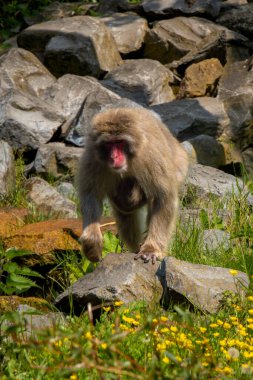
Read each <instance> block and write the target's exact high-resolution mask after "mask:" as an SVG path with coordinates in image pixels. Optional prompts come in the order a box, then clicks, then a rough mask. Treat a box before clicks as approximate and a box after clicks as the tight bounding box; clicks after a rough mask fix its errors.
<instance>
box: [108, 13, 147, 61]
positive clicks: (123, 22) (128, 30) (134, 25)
mask: <svg viewBox="0 0 253 380" xmlns="http://www.w3.org/2000/svg"><path fill="white" fill-rule="evenodd" d="M101 20H102V21H103V22H104V23H105V25H106V26H107V27H108V28H109V29H110V31H111V33H112V35H113V37H114V39H115V42H116V45H117V47H118V51H119V52H120V53H121V54H129V53H133V52H136V51H137V50H139V49H140V48H141V47H142V44H143V42H144V38H145V35H146V32H147V30H148V23H147V21H146V20H145V19H144V18H141V17H140V16H138V15H137V14H134V13H114V14H112V15H110V16H107V17H102V18H101Z"/></svg>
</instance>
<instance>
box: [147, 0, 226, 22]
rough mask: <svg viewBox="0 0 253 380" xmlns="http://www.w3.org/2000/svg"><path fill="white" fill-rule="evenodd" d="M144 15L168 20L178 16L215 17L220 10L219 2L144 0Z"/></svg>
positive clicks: (212, 0)
mask: <svg viewBox="0 0 253 380" xmlns="http://www.w3.org/2000/svg"><path fill="white" fill-rule="evenodd" d="M141 8H142V10H143V12H144V14H145V15H146V16H148V17H151V18H169V17H175V16H179V15H188V16H197V15H203V16H207V17H217V16H218V15H219V12H220V8H221V1H219V0H208V1H204V0H194V1H185V0H177V1H175V0H151V1H150V0H144V1H143V2H142V3H141Z"/></svg>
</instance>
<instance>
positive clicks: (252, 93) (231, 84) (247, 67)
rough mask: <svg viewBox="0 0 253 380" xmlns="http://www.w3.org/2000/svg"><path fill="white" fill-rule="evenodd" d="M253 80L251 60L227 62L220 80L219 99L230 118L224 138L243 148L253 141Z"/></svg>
mask: <svg viewBox="0 0 253 380" xmlns="http://www.w3.org/2000/svg"><path fill="white" fill-rule="evenodd" d="M235 74H236V75H235ZM252 81H253V68H252V65H251V62H250V61H249V60H246V61H240V62H235V63H232V64H227V65H226V66H225V67H224V72H223V75H222V77H221V78H220V81H219V89H218V99H220V100H222V101H223V103H224V107H225V110H226V112H227V114H228V116H229V118H230V128H228V129H226V130H225V131H224V139H225V140H227V141H230V140H232V141H234V142H236V143H237V145H238V146H239V147H240V148H241V149H244V148H246V147H248V146H249V145H250V144H252V143H253V130H252V122H253V118H252V110H253V108H252V102H253V88H252Z"/></svg>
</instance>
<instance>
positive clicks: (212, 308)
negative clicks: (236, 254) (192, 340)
mask: <svg viewBox="0 0 253 380" xmlns="http://www.w3.org/2000/svg"><path fill="white" fill-rule="evenodd" d="M162 266H163V268H162V269H163V270H162V273H164V272H165V273H166V275H165V279H166V286H167V288H168V291H167V294H166V296H167V299H168V302H175V301H176V300H179V301H180V300H181V301H182V300H184V301H185V302H187V301H189V302H190V303H191V304H193V305H194V306H195V307H198V308H199V309H200V310H202V311H204V312H207V313H215V312H217V311H218V310H219V309H220V307H221V306H222V300H223V298H224V295H225V293H226V292H231V293H234V294H237V295H239V297H242V296H244V295H245V291H246V289H247V287H248V286H249V278H248V276H247V275H246V273H243V272H238V274H237V275H236V276H232V275H231V273H230V271H229V269H227V268H220V267H211V266H208V265H200V264H191V263H188V262H186V261H181V260H177V259H176V258H174V257H166V258H165V259H164V261H163V263H162Z"/></svg>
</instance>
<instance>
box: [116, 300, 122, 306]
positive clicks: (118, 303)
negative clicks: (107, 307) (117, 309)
mask: <svg viewBox="0 0 253 380" xmlns="http://www.w3.org/2000/svg"><path fill="white" fill-rule="evenodd" d="M123 304H124V302H123V301H115V302H114V306H121V305H123Z"/></svg>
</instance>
